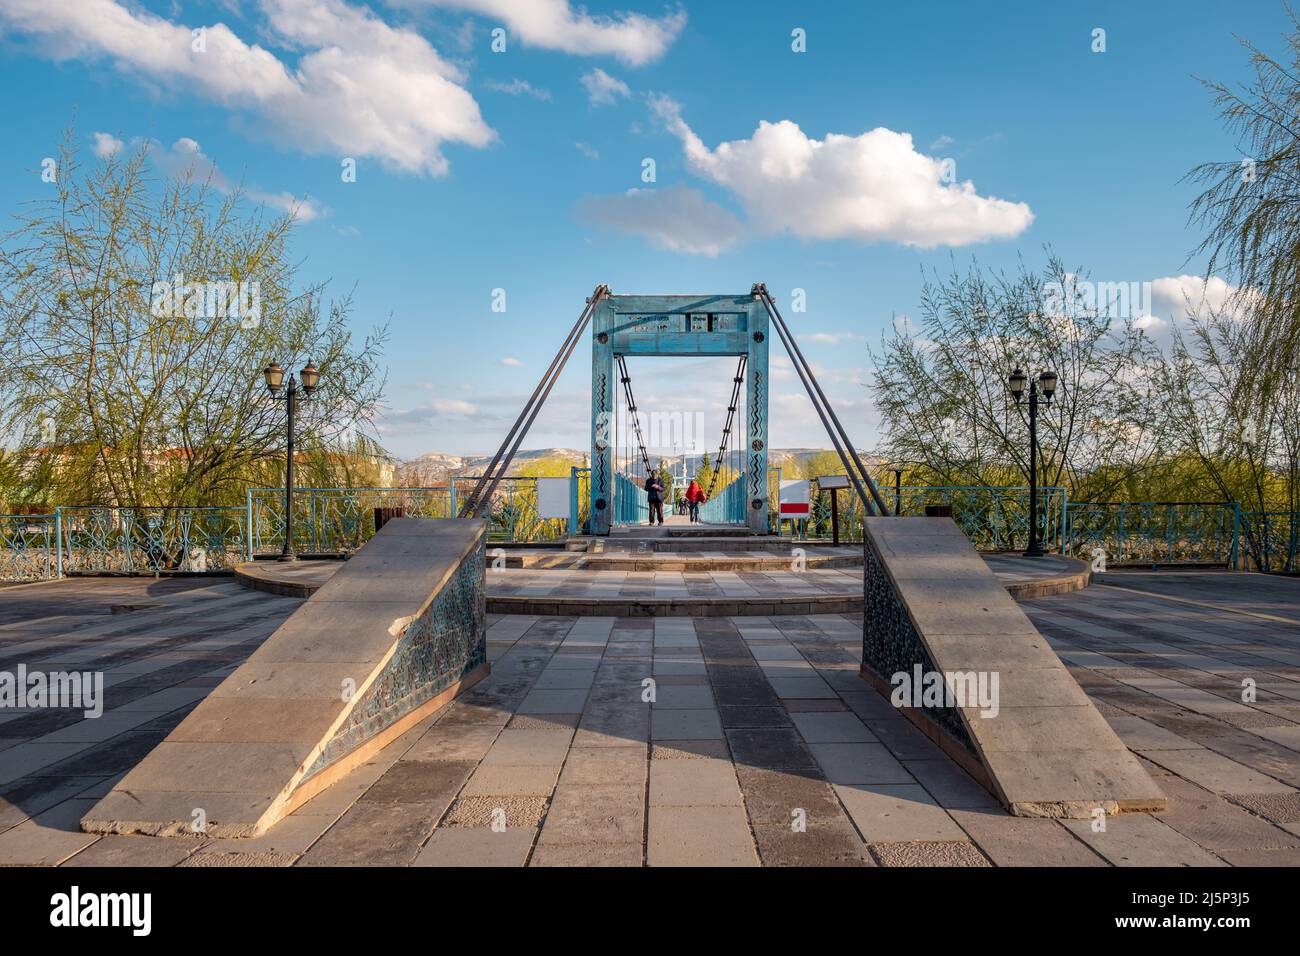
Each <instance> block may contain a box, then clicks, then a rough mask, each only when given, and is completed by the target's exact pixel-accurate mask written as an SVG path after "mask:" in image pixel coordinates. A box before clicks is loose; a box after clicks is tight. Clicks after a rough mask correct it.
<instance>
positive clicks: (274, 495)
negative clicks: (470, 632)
mask: <svg viewBox="0 0 1300 956" xmlns="http://www.w3.org/2000/svg"><path fill="white" fill-rule="evenodd" d="M477 482H478V477H477V476H473V475H464V476H458V477H455V478H453V479H451V481H449V482H448V484H446V485H443V486H434V487H424V488H295V489H294V492H293V510H294V521H293V524H294V532H293V537H294V549H295V550H296V551H297V552H298V553H299V554H348V553H350V552H352V551H355V550H357V549H358V548H360V547H361V546H362V545H363V544H365V543H366V542H367V541H369V540H370V538H371V537H373V536H374V533H375V520H376V517H377V515H376V511H377V510H378V512H379V516H380V517H382V516H383V515H384V514H385V512H386V513H387V514H388V515H389V516H391V517H398V516H405V517H413V518H450V517H453V516H455V515H456V514H457V513H458V510H459V505H460V504H461V503H462V502H464V501H465V499H466V498H467V497H468V496H469V495H470V494H471V493H472V491H473V489H474V486H475V485H476V484H477ZM248 512H249V527H250V528H251V529H252V537H251V542H250V551H249V554H250V555H254V556H255V555H258V554H269V553H273V552H277V551H279V550H280V549H281V548H282V547H283V545H284V489H283V488H255V489H253V490H252V491H250V492H249V497H248ZM484 517H485V518H486V519H487V521H488V539H489V540H490V541H520V542H533V541H560V540H563V539H564V538H565V537H567V535H568V534H569V526H570V522H569V521H568V520H566V519H564V518H544V517H542V516H541V513H540V511H539V508H538V499H537V479H536V478H534V477H508V478H503V479H501V481H500V483H499V484H498V485H497V488H496V491H494V492H493V494H492V497H491V499H490V500H489V502H488V507H487V509H486V512H485V514H484ZM381 523H382V521H381Z"/></svg>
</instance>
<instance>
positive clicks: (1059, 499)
mask: <svg viewBox="0 0 1300 956" xmlns="http://www.w3.org/2000/svg"><path fill="white" fill-rule="evenodd" d="M881 494H882V495H883V497H884V499H885V504H886V505H887V506H888V507H889V508H890V509H891V514H893V513H898V514H902V515H908V516H922V515H925V514H927V513H929V514H941V515H948V516H950V517H951V518H952V519H953V521H955V522H956V523H957V526H958V527H960V528H961V529H962V531H964V532H965V533H966V536H967V537H968V538H969V539H970V541H971V543H972V544H974V545H975V547H976V548H977V549H978V550H980V551H1014V550H1017V549H1021V548H1024V547H1025V546H1026V545H1027V544H1028V543H1029V488H1028V487H1014V486H1013V487H991V486H976V485H909V486H903V487H901V488H884V487H882V488H881ZM838 498H839V526H840V540H841V541H861V540H862V519H863V518H864V517H866V515H867V510H866V509H865V508H864V507H863V505H862V501H861V499H860V498H859V497H858V494H857V490H856V489H854V488H852V487H850V488H848V489H844V490H841V491H840V492H839V493H838ZM1066 502H1067V497H1066V490H1065V489H1064V488H1060V487H1054V486H1053V487H1047V488H1039V489H1038V509H1039V510H1038V522H1039V526H1038V532H1039V539H1040V540H1041V541H1042V543H1043V547H1044V548H1047V549H1049V550H1058V549H1059V548H1060V547H1061V531H1062V526H1063V523H1064V512H1065V506H1066ZM796 528H797V533H798V534H799V535H800V536H802V537H805V538H807V539H809V540H820V539H828V538H830V537H831V534H832V522H831V493H830V491H828V490H822V489H820V488H818V486H817V482H816V480H815V479H814V480H813V481H812V489H811V491H810V495H809V515H808V517H807V518H806V519H802V520H800V521H798V522H797V524H796Z"/></svg>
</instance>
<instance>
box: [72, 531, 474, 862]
mask: <svg viewBox="0 0 1300 956" xmlns="http://www.w3.org/2000/svg"><path fill="white" fill-rule="evenodd" d="M486 531H487V528H486V524H485V522H483V521H476V520H463V521H462V520H431V519H421V518H398V519H395V520H391V521H389V522H387V523H386V524H385V525H384V527H383V529H382V530H381V531H380V532H379V533H378V534H377V535H376V536H375V537H374V538H372V539H371V540H370V541H369V542H368V543H367V544H366V545H365V546H364V547H363V548H361V550H360V551H358V552H357V553H356V554H355V555H354V556H353V557H352V559H351V560H349V561H347V562H346V563H344V564H343V565H342V566H341V567H340V568H339V570H338V572H337V573H336V574H335V575H334V576H333V577H332V578H331V579H330V580H329V582H328V583H327V584H325V585H324V586H323V587H321V588H320V590H319V591H317V592H316V593H315V594H313V595H312V597H311V598H310V599H309V600H307V601H306V602H305V603H304V604H303V605H302V606H301V607H299V608H298V609H297V610H296V611H295V612H294V613H293V614H292V615H291V616H290V617H289V618H288V620H286V621H285V622H284V623H283V624H282V625H281V626H280V627H279V628H278V629H277V630H276V631H275V633H274V634H272V635H271V636H270V637H269V638H268V639H267V640H266V643H264V644H263V645H262V646H261V647H260V648H258V649H257V651H255V652H254V653H253V655H252V656H251V657H249V659H248V660H247V661H246V662H245V663H244V664H243V665H242V666H241V667H239V668H238V669H237V670H236V671H235V672H234V673H232V674H231V675H230V676H229V677H228V678H226V679H225V680H224V681H223V682H222V683H221V684H220V685H218V686H217V687H216V688H215V689H214V690H213V691H212V693H211V694H210V695H208V697H207V698H206V699H205V700H203V701H202V702H201V703H200V704H199V705H198V707H196V708H195V709H194V711H193V712H191V713H190V715H189V716H188V717H186V718H185V720H184V721H183V722H182V723H181V724H180V725H179V726H178V727H177V728H176V729H175V730H173V731H172V732H171V733H170V734H168V735H167V738H166V739H165V740H164V741H163V742H162V743H160V744H159V745H158V746H157V747H156V748H155V749H154V750H153V751H151V752H150V753H149V755H148V756H147V757H145V759H144V760H143V761H141V763H140V764H139V765H138V766H136V767H135V769H133V770H132V771H131V772H130V773H128V774H127V775H126V776H125V777H123V778H122V780H121V781H120V782H119V783H118V784H117V785H116V786H115V787H114V788H113V790H112V791H111V792H110V793H109V794H108V795H107V796H106V797H105V798H104V799H103V800H101V801H100V802H99V803H98V804H96V805H95V807H94V808H93V809H92V810H91V811H90V812H89V813H87V814H86V815H85V816H84V817H83V818H82V821H81V824H82V828H83V829H85V830H87V831H90V832H92V833H148V834H155V835H171V834H180V833H194V832H203V833H206V834H207V835H209V836H214V837H243V836H255V835H257V834H259V833H261V832H262V831H264V830H265V829H266V828H267V827H269V826H270V825H271V824H273V823H275V822H276V821H277V820H279V819H280V818H281V817H283V816H284V815H285V814H287V813H289V812H291V811H292V810H293V809H295V808H296V807H298V806H300V805H301V804H302V803H304V802H305V801H307V800H308V799H310V798H311V797H313V796H315V795H316V794H317V793H319V792H320V791H321V790H323V789H324V788H325V787H327V786H329V785H330V784H331V783H332V782H334V781H335V780H337V779H338V778H339V777H341V776H342V775H344V774H345V773H347V772H348V771H349V770H351V769H352V768H353V767H355V766H356V765H357V764H359V763H362V762H364V761H365V760H367V759H369V758H370V757H371V756H372V755H373V754H374V753H376V752H377V751H378V750H379V749H381V748H382V747H384V746H385V745H386V744H388V743H389V742H390V741H392V740H393V739H394V738H396V737H397V736H398V735H400V734H402V733H403V732H405V731H406V730H408V729H409V728H410V727H412V726H414V725H415V724H416V723H418V722H419V721H420V720H422V719H423V718H424V717H425V716H427V715H428V714H430V713H433V712H434V711H435V710H437V709H438V708H439V707H441V706H443V705H444V704H445V703H447V702H448V701H449V700H450V699H451V698H452V697H454V696H455V695H456V694H457V693H458V692H459V691H461V690H464V689H466V688H468V687H469V686H471V685H472V684H474V683H475V682H477V681H478V680H480V679H481V678H482V677H483V676H484V675H485V674H486V673H487V669H488V665H487V656H486V655H487V644H486V605H485V593H484V569H485V565H484V559H485V542H486Z"/></svg>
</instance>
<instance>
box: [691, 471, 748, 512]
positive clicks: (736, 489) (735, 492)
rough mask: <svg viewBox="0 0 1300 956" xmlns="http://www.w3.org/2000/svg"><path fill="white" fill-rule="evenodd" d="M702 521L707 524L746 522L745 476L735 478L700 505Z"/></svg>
mask: <svg viewBox="0 0 1300 956" xmlns="http://www.w3.org/2000/svg"><path fill="white" fill-rule="evenodd" d="M700 521H702V522H705V523H707V524H744V523H745V478H744V476H743V475H742V476H740V477H738V478H735V479H733V480H732V481H731V482H730V483H729V484H728V485H727V486H726V487H725V488H723V489H722V490H721V491H719V492H717V493H715V494H714V496H713V497H712V498H710V499H709V500H708V501H706V502H704V504H702V505H700Z"/></svg>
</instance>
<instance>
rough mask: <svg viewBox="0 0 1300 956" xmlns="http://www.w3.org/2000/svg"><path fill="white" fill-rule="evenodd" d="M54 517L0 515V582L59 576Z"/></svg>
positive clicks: (56, 525) (55, 520)
mask: <svg viewBox="0 0 1300 956" xmlns="http://www.w3.org/2000/svg"><path fill="white" fill-rule="evenodd" d="M58 540H59V537H58V516H57V515H0V581H43V580H46V579H48V578H53V577H58V576H59V560H58V555H59V553H60V552H59V549H58V547H57V542H58Z"/></svg>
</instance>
